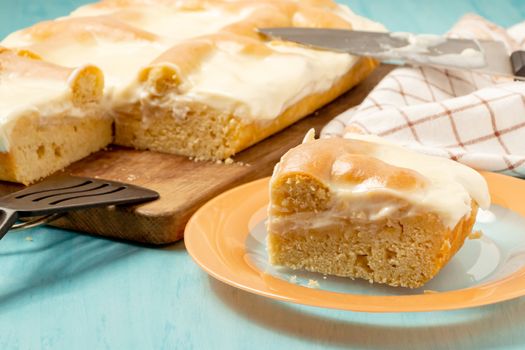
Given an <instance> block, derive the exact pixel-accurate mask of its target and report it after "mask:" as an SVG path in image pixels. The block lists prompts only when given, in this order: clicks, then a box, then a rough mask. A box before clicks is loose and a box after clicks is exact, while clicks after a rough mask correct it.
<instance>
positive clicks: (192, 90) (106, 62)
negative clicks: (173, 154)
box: [2, 2, 384, 120]
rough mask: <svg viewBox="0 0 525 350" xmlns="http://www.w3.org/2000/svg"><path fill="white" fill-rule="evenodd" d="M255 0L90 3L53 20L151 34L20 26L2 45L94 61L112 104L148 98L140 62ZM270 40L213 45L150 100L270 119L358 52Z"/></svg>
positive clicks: (342, 69)
mask: <svg viewBox="0 0 525 350" xmlns="http://www.w3.org/2000/svg"><path fill="white" fill-rule="evenodd" d="M257 6H258V5H257V3H255V2H254V3H253V4H252V5H250V6H247V7H246V8H245V9H242V10H240V11H233V12H230V11H229V10H228V11H227V10H224V9H222V8H221V9H219V8H217V9H214V8H211V9H210V8H207V9H205V10H199V9H193V10H188V9H184V8H177V7H176V6H175V7H173V6H172V7H168V6H165V7H163V6H141V5H133V6H131V7H129V8H124V9H122V8H119V7H118V6H116V7H115V8H109V7H108V8H104V7H96V6H95V7H90V6H87V7H82V8H80V9H79V10H77V11H75V12H74V13H73V14H72V16H69V17H63V18H60V19H58V21H65V20H70V19H71V18H72V17H82V16H83V17H85V18H84V20H85V19H86V18H87V19H88V20H89V18H95V17H90V16H98V15H103V16H113V17H112V18H116V19H118V21H120V23H123V24H125V25H130V26H132V27H133V28H136V29H138V30H142V31H143V34H141V35H145V37H148V35H150V36H149V37H150V39H147V38H144V39H137V35H138V36H139V37H140V35H139V34H135V33H134V32H129V33H127V32H126V30H129V29H126V28H124V27H118V29H117V30H116V31H115V35H112V33H109V32H112V30H111V28H103V29H100V27H97V28H98V29H94V30H91V29H90V27H89V25H87V26H86V27H84V29H83V30H84V31H85V33H83V34H82V35H78V34H75V35H69V36H68V35H67V34H68V33H65V34H64V33H58V34H56V35H57V38H55V37H53V38H52V39H51V40H49V39H46V41H44V42H39V41H38V40H40V39H35V38H33V37H32V36H31V35H29V34H27V33H24V32H22V31H21V32H15V33H13V34H11V35H9V36H8V37H7V38H6V39H5V40H4V41H3V42H2V45H5V46H7V47H17V48H24V47H27V48H29V50H32V51H35V52H36V53H37V54H39V55H40V56H42V57H43V58H44V59H45V60H48V61H50V62H53V63H56V64H59V65H63V66H67V67H76V66H79V65H83V64H87V63H89V64H94V65H97V66H99V67H100V68H101V69H102V71H103V72H104V75H105V81H106V84H105V86H106V94H107V97H108V100H109V101H110V102H111V103H114V104H115V105H123V104H133V103H135V102H137V101H139V100H144V101H148V99H147V98H145V97H147V95H148V93H150V91H149V90H148V87H147V86H143V85H141V84H140V83H139V82H138V80H137V74H138V72H139V71H140V70H141V69H142V68H143V67H144V66H147V65H148V64H149V63H150V62H152V61H153V60H154V59H155V58H156V57H158V56H159V55H160V54H161V53H162V52H164V51H165V50H167V49H169V48H170V47H172V46H173V45H175V44H177V43H181V42H183V41H185V40H187V39H190V38H192V37H195V36H200V35H203V34H207V33H214V32H216V31H217V30H219V29H220V28H222V27H224V26H226V25H228V24H231V23H234V22H238V21H240V20H242V19H244V18H246V17H247V16H249V15H250V14H251V13H252V12H253V11H257ZM334 11H335V13H336V14H337V15H339V16H340V17H342V18H344V19H346V20H348V21H350V22H351V23H352V26H353V28H355V29H361V30H380V31H383V30H384V27H383V26H381V25H380V24H378V23H375V22H372V21H369V20H367V19H364V18H362V17H359V16H357V15H355V14H353V13H352V12H351V11H350V10H349V9H348V8H346V7H344V6H339V7H337V8H336V9H335V10H334ZM86 16H87V17H86ZM86 23H89V22H86ZM97 23H98V22H97ZM104 31H105V32H104ZM101 32H102V33H107V35H106V34H104V35H101V34H100V33H101ZM121 32H123V33H124V34H122V33H121ZM62 34H64V35H62ZM84 34H85V35H84ZM121 34H122V35H121ZM53 35H55V34H53ZM119 35H120V36H119ZM86 37H87V38H88V40H85V39H86ZM79 38H80V39H79ZM151 38H153V39H151ZM268 45H269V46H270V48H271V49H272V50H273V51H274V52H273V53H272V54H271V55H268V56H265V57H256V56H252V55H250V54H246V53H241V52H239V50H238V48H236V47H235V45H218V48H217V50H215V51H214V52H212V53H211V54H210V55H208V57H207V58H206V59H204V60H203V61H202V64H201V65H200V67H199V69H197V70H195V71H193V72H192V73H191V74H188V76H184V77H182V79H183V81H182V82H181V85H180V90H179V91H177V92H176V93H170V94H168V95H167V96H165V97H164V98H163V99H158V98H156V99H155V103H163V104H164V105H165V106H168V107H175V106H176V101H177V100H191V101H197V102H201V103H203V104H207V105H210V106H212V107H215V108H218V109H220V110H222V111H224V112H230V113H233V114H235V115H237V116H239V117H242V118H247V119H263V120H264V119H272V118H275V117H277V116H278V115H280V114H281V113H282V112H283V111H284V110H285V109H286V108H287V107H289V106H291V105H293V104H294V103H296V102H297V101H299V100H301V99H302V98H304V97H305V96H308V95H311V94H315V93H319V92H323V91H326V90H328V89H330V88H331V87H332V85H333V84H334V83H335V82H336V81H337V80H338V79H339V78H340V77H342V76H343V75H344V74H345V73H346V72H347V71H348V70H349V69H350V68H351V67H352V66H353V65H354V64H355V62H356V58H354V57H352V56H350V55H347V54H341V53H332V52H326V51H317V50H311V49H306V48H299V47H294V46H289V45H274V44H272V43H269V44H268ZM167 63H168V64H169V62H167ZM159 101H160V102H159Z"/></svg>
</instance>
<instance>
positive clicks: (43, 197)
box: [0, 175, 159, 239]
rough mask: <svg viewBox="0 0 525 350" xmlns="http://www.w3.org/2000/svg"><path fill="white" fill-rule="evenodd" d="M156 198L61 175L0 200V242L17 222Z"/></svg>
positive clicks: (144, 192)
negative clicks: (28, 218) (34, 217)
mask: <svg viewBox="0 0 525 350" xmlns="http://www.w3.org/2000/svg"><path fill="white" fill-rule="evenodd" d="M157 198H159V194H158V193H157V192H155V191H152V190H149V189H146V188H143V187H139V186H135V185H129V184H125V183H122V182H117V181H108V180H101V179H92V178H86V177H78V176H69V175H60V176H55V177H50V178H48V179H46V180H44V181H42V182H40V183H37V184H35V185H33V186H29V187H27V188H25V189H23V190H21V191H18V192H14V193H11V194H8V195H6V196H4V197H0V239H1V238H2V237H4V236H5V234H6V233H7V231H9V229H10V228H11V227H12V226H13V225H14V224H15V222H16V221H17V220H18V219H19V218H23V217H31V216H42V215H52V214H58V213H64V212H68V211H71V210H78V209H86V208H93V207H102V206H108V205H117V204H137V203H142V202H147V201H152V200H155V199H157Z"/></svg>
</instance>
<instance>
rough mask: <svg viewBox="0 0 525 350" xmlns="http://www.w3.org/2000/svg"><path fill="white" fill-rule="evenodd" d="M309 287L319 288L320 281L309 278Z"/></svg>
mask: <svg viewBox="0 0 525 350" xmlns="http://www.w3.org/2000/svg"><path fill="white" fill-rule="evenodd" d="M308 288H319V282H317V281H316V280H308Z"/></svg>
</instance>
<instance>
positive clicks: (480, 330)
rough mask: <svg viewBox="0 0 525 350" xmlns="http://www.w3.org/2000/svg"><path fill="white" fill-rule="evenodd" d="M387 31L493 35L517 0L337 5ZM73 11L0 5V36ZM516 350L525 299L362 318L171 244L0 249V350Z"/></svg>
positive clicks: (28, 238)
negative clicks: (459, 29)
mask: <svg viewBox="0 0 525 350" xmlns="http://www.w3.org/2000/svg"><path fill="white" fill-rule="evenodd" d="M344 2H346V3H348V4H350V5H351V6H353V8H354V9H355V10H356V11H357V12H358V13H361V14H363V15H366V16H368V17H371V18H373V19H376V20H379V21H382V22H383V23H385V24H386V25H387V26H388V27H389V28H390V29H392V30H406V31H417V32H434V33H442V32H444V31H445V30H446V29H447V28H448V27H449V26H450V25H451V24H452V23H453V22H454V21H455V20H456V19H458V18H459V16H460V15H461V14H463V13H465V12H468V11H470V12H477V13H479V14H481V15H484V16H486V17H488V18H489V19H492V20H494V21H496V22H498V23H500V24H502V25H511V24H513V23H514V22H517V21H519V20H524V19H525V2H523V1H519V0H516V1H511V0H509V1H491V0H485V1H474V0H471V1H468V0H456V1H452V0H447V1H445V0H442V1H433V2H430V1H420V0H396V1H388V0H347V1H344ZM81 3H82V1H75V0H53V1H31V0H18V1H6V0H0V36H3V35H5V34H7V33H8V32H10V31H13V30H15V29H17V28H20V27H22V26H24V25H29V24H31V23H33V22H35V21H38V20H42V19H45V18H52V17H56V16H59V15H63V14H66V13H67V12H68V11H70V10H71V9H73V8H75V7H76V6H78V5H79V4H81ZM176 348H178V349H226V348H227V349H327V348H356V349H378V348H384V349H524V348H525V299H524V298H520V299H516V300H513V301H509V302H505V303H500V304H497V305H491V306H487V307H482V308H474V309H469V310H458V311H452V312H435V313H406V314H368V313H352V312H341V311H335V310H324V309H316V308H311V307H305V306H297V305H291V304H286V303H281V302H276V301H272V300H268V299H265V298H262V297H258V296H255V295H251V294H248V293H246V292H242V291H239V290H237V289H235V288H232V287H229V286H226V285H224V284H222V283H220V282H217V281H215V280H214V279H212V278H210V277H208V276H207V275H206V274H205V273H204V272H203V271H201V270H200V269H199V268H198V267H197V266H196V265H195V264H194V263H193V262H192V261H191V258H190V257H189V256H188V254H187V253H186V251H185V249H184V244H183V242H180V243H177V244H174V245H171V246H169V247H165V248H162V249H158V248H157V249H154V248H150V247H144V246H140V245H133V244H128V243H123V242H117V241H112V240H107V239H102V238H96V237H90V236H85V235H79V234H77V233H74V232H71V231H66V230H60V229H53V228H38V229H34V230H31V231H24V232H11V233H9V234H8V235H7V236H6V237H5V238H4V240H2V241H1V242H0V349H176Z"/></svg>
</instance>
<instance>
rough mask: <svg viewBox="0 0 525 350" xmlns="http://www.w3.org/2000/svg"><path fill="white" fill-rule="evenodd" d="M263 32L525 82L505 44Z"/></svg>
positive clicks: (318, 46) (314, 44)
mask: <svg viewBox="0 0 525 350" xmlns="http://www.w3.org/2000/svg"><path fill="white" fill-rule="evenodd" d="M259 32H260V33H262V34H264V35H265V36H268V37H271V38H277V39H281V40H286V41H292V42H295V43H299V44H302V45H306V46H309V47H312V48H316V49H324V50H330V51H336V52H346V53H350V54H353V55H357V56H370V57H374V58H377V59H379V60H381V61H383V62H386V63H393V64H401V65H403V64H413V65H425V66H426V65H428V66H435V67H443V68H452V69H466V70H473V71H477V72H481V73H487V74H491V75H500V76H506V77H512V78H515V79H525V77H523V76H520V75H521V74H522V73H520V72H518V71H519V69H518V68H520V67H514V66H513V61H515V60H511V58H510V56H509V54H508V53H507V50H506V48H505V46H504V44H503V43H501V42H498V41H490V40H467V39H451V38H445V37H442V36H437V35H430V34H419V35H416V34H411V33H384V32H366V31H357V30H343V29H318V28H296V27H288V28H260V29H259ZM517 52H518V53H523V51H517ZM523 54H525V53H523ZM523 54H521V55H523ZM513 55H514V54H513ZM513 58H514V57H513ZM518 58H521V56H520V57H518ZM518 61H519V60H518ZM518 74H520V75H518Z"/></svg>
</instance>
